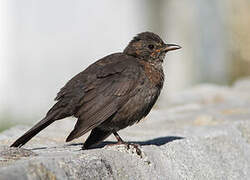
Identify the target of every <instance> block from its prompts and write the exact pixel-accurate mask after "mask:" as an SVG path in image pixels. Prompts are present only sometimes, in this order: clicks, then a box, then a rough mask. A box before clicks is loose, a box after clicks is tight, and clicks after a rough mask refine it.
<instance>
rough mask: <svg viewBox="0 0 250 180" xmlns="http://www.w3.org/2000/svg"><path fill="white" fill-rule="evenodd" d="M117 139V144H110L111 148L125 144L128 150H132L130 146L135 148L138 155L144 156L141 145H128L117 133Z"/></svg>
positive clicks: (115, 134)
mask: <svg viewBox="0 0 250 180" xmlns="http://www.w3.org/2000/svg"><path fill="white" fill-rule="evenodd" d="M113 134H114V136H115V138H116V139H117V143H116V144H110V145H111V146H112V145H121V144H124V145H126V147H127V149H130V146H132V147H134V148H135V150H136V153H137V154H138V155H139V156H141V155H142V152H141V150H140V148H139V144H133V143H127V142H125V141H123V140H122V138H121V137H120V136H119V134H118V133H117V132H113Z"/></svg>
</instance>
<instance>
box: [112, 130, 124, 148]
mask: <svg viewBox="0 0 250 180" xmlns="http://www.w3.org/2000/svg"><path fill="white" fill-rule="evenodd" d="M113 134H114V136H115V138H116V139H117V143H116V144H117V145H118V144H126V143H125V142H124V141H123V140H122V138H121V137H120V136H119V134H118V133H117V132H113Z"/></svg>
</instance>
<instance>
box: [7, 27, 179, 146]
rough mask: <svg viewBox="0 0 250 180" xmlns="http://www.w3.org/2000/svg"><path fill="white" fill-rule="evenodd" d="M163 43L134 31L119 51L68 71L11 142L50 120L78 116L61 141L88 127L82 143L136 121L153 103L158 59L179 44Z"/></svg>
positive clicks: (18, 142) (161, 79)
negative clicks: (49, 103)
mask: <svg viewBox="0 0 250 180" xmlns="http://www.w3.org/2000/svg"><path fill="white" fill-rule="evenodd" d="M180 48H181V47H180V46H178V45H175V44H165V43H164V42H163V41H162V39H161V38H160V37H159V36H158V35H156V34H154V33H152V32H143V33H140V34H138V35H137V36H136V37H134V38H133V40H132V41H131V42H130V43H129V44H128V46H127V47H126V48H125V50H124V51H123V52H122V53H115V54H111V55H108V56H106V57H104V58H102V59H100V60H98V61H96V62H95V63H93V64H91V65H90V66H89V67H88V68H86V69H85V70H84V71H82V72H81V73H79V74H77V75H76V76H75V77H73V78H72V79H71V80H70V81H69V82H67V83H66V85H65V86H64V87H63V88H62V89H61V90H60V92H59V93H58V94H57V96H56V98H55V100H56V101H57V102H56V103H55V105H54V106H53V107H52V108H51V109H50V110H49V111H48V113H47V114H46V116H45V118H44V119H42V120H41V121H40V122H38V123H37V124H36V125H34V126H33V127H32V128H31V129H30V130H29V131H27V132H26V133H25V134H24V135H23V136H21V137H20V138H19V139H17V140H16V141H15V142H14V143H13V144H12V145H11V147H21V146H23V145H24V144H25V143H27V142H28V141H29V140H30V139H31V138H32V137H34V136H35V135H36V134H37V133H39V132H40V131H41V130H43V129H44V128H46V127H47V126H49V125H50V124H51V123H53V122H55V121H56V120H60V119H63V118H66V117H69V116H74V117H76V118H78V120H77V123H76V124H75V127H74V130H73V131H72V132H71V133H70V135H69V136H68V137H67V139H66V142H68V141H71V140H73V139H75V138H78V137H80V136H82V135H84V134H85V133H87V132H88V131H91V133H90V135H89V137H88V138H87V140H86V142H85V143H84V145H83V149H88V148H90V147H92V146H93V145H96V144H98V143H100V142H101V141H103V140H104V139H106V138H107V137H108V136H109V135H111V134H114V135H115V137H116V139H117V140H118V144H122V143H125V142H124V141H123V140H122V139H121V137H120V136H119V135H118V134H117V132H118V131H119V130H121V129H123V128H126V127H128V126H131V125H133V124H134V123H136V122H139V121H140V120H141V119H142V118H143V117H145V116H146V115H147V114H148V113H149V112H150V110H151V109H152V107H153V105H154V104H155V102H156V100H157V98H158V96H159V94H160V92H161V89H162V86H163V82H164V73H163V67H162V63H163V60H164V58H165V55H166V53H167V52H168V51H172V50H176V49H180Z"/></svg>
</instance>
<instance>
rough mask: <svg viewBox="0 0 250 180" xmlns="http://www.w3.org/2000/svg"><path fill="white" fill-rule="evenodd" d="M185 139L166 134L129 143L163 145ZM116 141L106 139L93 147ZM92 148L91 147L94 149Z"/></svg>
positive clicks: (100, 146)
mask: <svg viewBox="0 0 250 180" xmlns="http://www.w3.org/2000/svg"><path fill="white" fill-rule="evenodd" d="M180 139H184V137H178V136H165V137H159V138H155V139H150V140H147V141H129V142H128V143H132V144H139V145H140V146H147V145H155V146H162V145H164V144H167V143H169V142H172V141H175V140H180ZM115 143H116V142H115V141H104V142H102V143H100V144H99V145H97V146H94V147H93V148H102V147H104V146H106V145H108V144H115ZM93 148H91V149H93Z"/></svg>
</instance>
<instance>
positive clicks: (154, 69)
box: [139, 60, 164, 89]
mask: <svg viewBox="0 0 250 180" xmlns="http://www.w3.org/2000/svg"><path fill="white" fill-rule="evenodd" d="M139 62H140V64H141V65H142V68H143V70H144V72H145V75H146V77H147V78H148V79H149V81H150V82H151V84H152V85H154V86H156V87H159V88H160V89H161V88H162V86H163V83H164V73H163V68H162V65H158V64H154V63H151V62H147V61H143V60H140V61H139Z"/></svg>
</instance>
